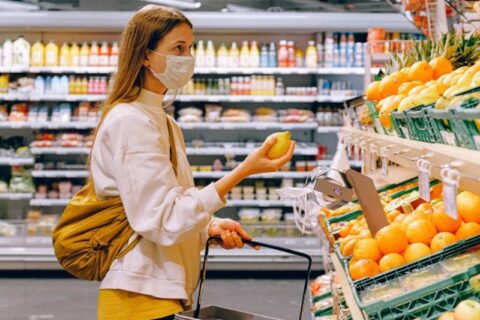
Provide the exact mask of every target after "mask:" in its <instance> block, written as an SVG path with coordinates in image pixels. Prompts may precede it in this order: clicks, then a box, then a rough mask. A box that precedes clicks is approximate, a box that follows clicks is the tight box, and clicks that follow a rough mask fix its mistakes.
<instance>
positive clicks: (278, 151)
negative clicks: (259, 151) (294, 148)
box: [267, 131, 291, 159]
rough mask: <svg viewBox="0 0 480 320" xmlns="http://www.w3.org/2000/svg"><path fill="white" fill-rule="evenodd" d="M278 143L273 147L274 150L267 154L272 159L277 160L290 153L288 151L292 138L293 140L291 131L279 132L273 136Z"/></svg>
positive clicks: (271, 149)
mask: <svg viewBox="0 0 480 320" xmlns="http://www.w3.org/2000/svg"><path fill="white" fill-rule="evenodd" d="M273 135H274V136H275V137H276V139H277V141H276V142H275V144H274V145H273V147H272V148H270V150H269V151H268V153H267V156H268V157H269V158H270V159H277V158H280V157H281V156H283V155H284V154H286V153H287V152H288V149H289V148H290V142H291V140H290V138H291V133H290V131H284V132H277V133H274V134H273Z"/></svg>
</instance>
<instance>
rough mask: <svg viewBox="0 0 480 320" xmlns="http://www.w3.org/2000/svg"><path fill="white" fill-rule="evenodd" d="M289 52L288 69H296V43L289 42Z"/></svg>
mask: <svg viewBox="0 0 480 320" xmlns="http://www.w3.org/2000/svg"><path fill="white" fill-rule="evenodd" d="M287 50H288V60H287V67H288V68H294V67H295V43H294V42H293V41H288V43H287Z"/></svg>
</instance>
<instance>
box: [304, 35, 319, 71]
mask: <svg viewBox="0 0 480 320" xmlns="http://www.w3.org/2000/svg"><path fill="white" fill-rule="evenodd" d="M317 66H318V52H317V48H315V42H314V41H308V47H307V50H306V52H305V67H307V68H316V67H317Z"/></svg>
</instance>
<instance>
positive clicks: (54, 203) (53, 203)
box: [30, 199, 70, 207]
mask: <svg viewBox="0 0 480 320" xmlns="http://www.w3.org/2000/svg"><path fill="white" fill-rule="evenodd" d="M69 202H70V199H32V200H30V205H31V206H32V207H65V206H66V205H67V204H68V203H69Z"/></svg>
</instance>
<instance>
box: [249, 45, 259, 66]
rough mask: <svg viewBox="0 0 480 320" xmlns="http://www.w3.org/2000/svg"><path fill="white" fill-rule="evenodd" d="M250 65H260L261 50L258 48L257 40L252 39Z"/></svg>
mask: <svg viewBox="0 0 480 320" xmlns="http://www.w3.org/2000/svg"><path fill="white" fill-rule="evenodd" d="M250 67H252V68H258V67H260V51H259V50H258V46H257V41H252V47H251V48H250Z"/></svg>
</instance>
